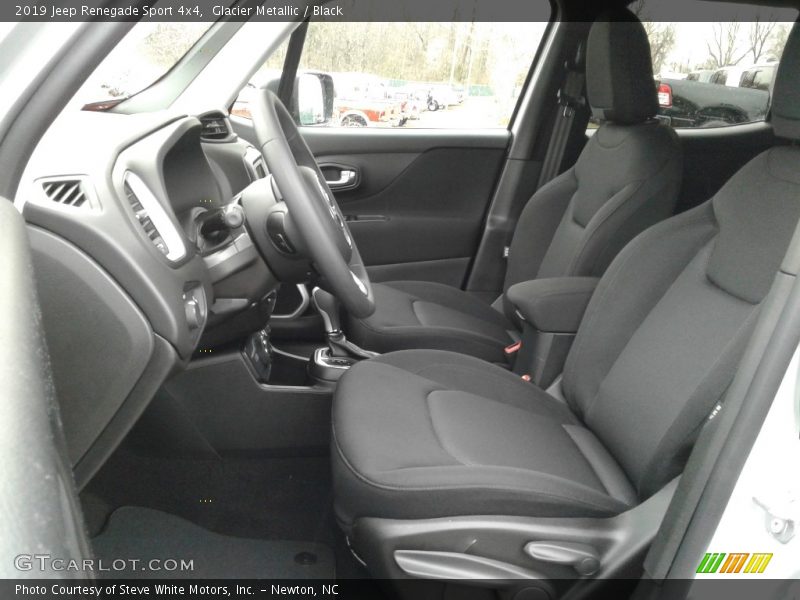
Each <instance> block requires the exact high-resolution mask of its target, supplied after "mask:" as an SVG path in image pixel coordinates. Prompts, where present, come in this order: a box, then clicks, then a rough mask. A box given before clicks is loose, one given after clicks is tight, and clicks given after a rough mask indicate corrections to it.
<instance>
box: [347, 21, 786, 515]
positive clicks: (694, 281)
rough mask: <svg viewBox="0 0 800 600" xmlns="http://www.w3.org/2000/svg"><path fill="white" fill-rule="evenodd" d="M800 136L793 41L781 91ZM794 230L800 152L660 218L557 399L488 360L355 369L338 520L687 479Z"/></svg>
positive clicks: (429, 353)
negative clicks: (697, 444)
mask: <svg viewBox="0 0 800 600" xmlns="http://www.w3.org/2000/svg"><path fill="white" fill-rule="evenodd" d="M772 121H773V127H774V130H775V133H776V134H777V135H778V136H779V137H784V138H790V139H793V140H800V35H794V36H792V37H791V38H790V40H789V43H788V44H787V46H786V50H785V52H784V55H783V58H782V61H781V65H780V67H779V72H778V76H777V81H776V84H775V89H774V100H773V107H772ZM798 219H800V147H798V146H796V145H781V146H776V147H774V148H772V149H770V150H768V151H766V152H764V153H762V154H761V155H759V156H757V157H756V158H754V159H753V160H752V161H751V162H750V163H748V164H747V165H746V166H744V167H743V168H742V169H741V170H740V171H739V172H738V173H737V174H736V175H734V176H733V177H732V178H731V180H730V181H729V182H728V183H727V184H726V185H725V186H724V187H723V188H722V189H721V190H720V191H719V192H718V193H717V194H716V195H715V197H713V198H712V199H711V200H709V201H708V202H706V203H704V204H702V205H700V206H699V207H697V208H695V209H692V210H690V211H687V212H685V213H683V214H681V215H678V216H676V217H673V218H671V219H669V220H667V221H664V222H662V223H659V224H657V225H655V226H653V227H652V228H650V229H648V230H647V231H646V232H644V233H643V234H641V235H640V236H638V237H637V238H636V239H635V240H633V241H632V242H631V243H630V244H629V245H628V246H627V247H626V248H625V249H624V250H623V251H622V252H621V253H620V254H619V255H618V256H617V258H616V259H615V260H614V262H613V263H612V264H611V266H610V267H609V269H608V270H607V272H606V273H605V275H604V276H603V277H602V279H601V281H600V283H599V286H598V288H597V291H596V293H595V294H594V296H593V297H592V300H591V302H590V303H589V306H588V308H587V311H586V314H585V316H584V319H583V321H582V323H581V326H580V329H579V331H578V334H577V336H576V339H575V342H574V344H573V346H572V348H571V351H570V354H569V356H568V358H567V362H566V366H565V369H564V373H563V379H562V382H561V386H560V390H561V395H563V398H557V397H555V396H554V395H550V394H548V393H547V392H545V391H543V390H541V389H539V388H537V387H535V386H534V385H533V384H530V383H526V382H524V381H522V380H521V379H520V378H519V377H518V376H516V375H514V374H513V373H510V372H508V371H506V370H505V369H503V368H501V367H498V366H496V365H492V364H489V363H487V362H485V361H482V360H479V359H476V358H474V357H470V356H466V355H463V354H456V353H451V352H445V351H439V350H406V351H400V352H394V353H390V354H385V355H383V356H380V357H378V358H376V359H372V360H368V361H364V362H361V363H359V364H357V365H355V366H354V367H353V368H352V369H351V370H350V371H349V372H347V373H346V374H345V375H344V376H343V377H342V379H341V381H340V383H339V386H338V388H337V390H336V394H335V399H334V407H333V441H332V444H333V449H332V456H333V474H334V494H335V507H336V514H337V516H338V518H339V520H340V521H341V523H342V525H343V526H344V527H345V529H348V528H350V527H351V525H352V524H353V522H354V521H355V520H356V519H358V518H359V517H378V518H395V519H416V518H433V517H450V516H458V515H514V516H537V517H547V516H563V517H581V516H609V515H614V514H617V513H619V512H621V511H624V510H626V509H627V508H630V507H632V506H634V505H636V504H637V503H638V502H640V501H642V500H643V499H645V498H647V497H648V496H649V495H651V494H653V493H654V492H655V491H657V490H658V489H660V487H662V486H663V485H664V484H665V483H666V482H668V481H669V480H670V479H672V478H673V477H675V476H676V475H677V474H679V473H680V472H681V471H682V469H683V465H684V461H685V459H686V457H687V456H688V453H689V450H690V449H691V447H692V445H693V443H694V440H695V437H696V435H697V432H698V431H699V430H700V428H701V426H702V424H703V422H704V421H705V419H706V418H707V416H708V414H709V412H710V411H711V410H712V408H713V407H714V406H715V404H716V403H717V402H718V401H719V400H720V399H721V398H722V396H723V394H724V393H725V390H726V389H727V387H728V385H729V384H730V382H731V380H732V378H733V376H734V374H735V372H736V369H737V365H738V362H739V360H740V358H741V355H742V353H743V351H744V348H745V346H746V344H747V341H748V339H749V337H750V335H751V333H752V330H753V327H754V324H755V322H756V319H757V317H758V314H759V309H760V306H761V303H762V301H763V300H764V298H765V297H766V295H767V293H768V292H769V290H770V287H771V286H772V284H773V281H774V278H775V275H776V273H777V271H778V269H779V266H780V262H781V260H782V258H783V256H784V254H785V252H786V249H787V248H788V245H789V241H790V239H791V237H792V235H793V233H794V231H795V228H796V226H797V223H798Z"/></svg>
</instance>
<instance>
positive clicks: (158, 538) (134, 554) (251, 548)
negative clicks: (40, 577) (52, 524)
mask: <svg viewBox="0 0 800 600" xmlns="http://www.w3.org/2000/svg"><path fill="white" fill-rule="evenodd" d="M92 546H93V548H94V551H95V554H96V555H97V558H100V559H102V560H104V562H105V563H106V564H112V563H113V562H114V561H118V560H119V559H126V563H125V564H126V565H127V570H125V571H119V570H114V571H108V572H106V573H105V574H107V575H108V576H111V577H115V578H126V579H138V578H148V579H152V578H156V579H158V578H175V577H179V578H181V579H277V578H285V579H333V577H334V574H335V564H334V556H333V551H332V550H331V549H330V548H329V547H328V546H326V545H324V544H318V543H314V542H303V541H285V540H261V539H248V538H242V537H232V536H227V535H220V534H218V533H213V532H211V531H208V530H207V529H203V528H202V527H199V526H197V525H195V524H193V523H190V522H189V521H187V520H185V519H182V518H180V517H176V516H174V515H171V514H169V513H165V512H162V511H159V510H153V509H151V508H142V507H134V506H123V507H122V508H118V509H117V510H115V511H114V512H113V513H112V514H111V516H110V518H109V520H108V523H107V524H106V527H105V529H104V530H103V532H102V533H101V534H100V535H99V536H97V537H95V538H94V539H93V540H92ZM131 559H135V560H137V561H138V562H133V561H132V560H131ZM153 560H157V561H159V562H158V563H156V564H151V561H153ZM167 561H176V562H175V563H172V562H167ZM189 562H190V563H191V568H188V564H187V563H189ZM177 564H184V565H187V568H185V569H183V570H174V565H177ZM148 566H149V567H151V568H152V567H155V569H154V570H148V569H147V567H148Z"/></svg>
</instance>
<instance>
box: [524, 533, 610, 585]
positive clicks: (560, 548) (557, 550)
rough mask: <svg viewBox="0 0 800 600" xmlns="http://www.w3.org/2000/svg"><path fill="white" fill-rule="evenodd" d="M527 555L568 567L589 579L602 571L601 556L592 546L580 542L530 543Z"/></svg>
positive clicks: (527, 547)
mask: <svg viewBox="0 0 800 600" xmlns="http://www.w3.org/2000/svg"><path fill="white" fill-rule="evenodd" d="M525 553H526V554H527V555H528V556H530V557H531V558H535V559H536V560H541V561H542V562H548V563H553V564H558V565H567V566H570V567H572V568H573V569H575V570H576V571H577V572H578V574H579V575H583V576H584V577H588V576H589V575H594V574H595V573H597V571H599V570H600V556H599V555H598V553H597V550H595V549H594V548H593V547H592V546H589V545H588V544H581V543H579V542H556V541H544V542H528V543H527V544H525Z"/></svg>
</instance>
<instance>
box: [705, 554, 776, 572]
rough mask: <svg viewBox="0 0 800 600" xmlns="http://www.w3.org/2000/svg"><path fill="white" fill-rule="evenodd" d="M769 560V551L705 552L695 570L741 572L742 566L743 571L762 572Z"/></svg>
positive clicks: (770, 555)
mask: <svg viewBox="0 0 800 600" xmlns="http://www.w3.org/2000/svg"><path fill="white" fill-rule="evenodd" d="M726 557H727V558H726ZM748 558H749V560H748ZM771 560H772V554H771V553H756V554H750V553H749V552H733V553H731V554H726V553H725V552H707V553H706V554H705V556H703V560H701V561H700V564H699V565H698V567H697V571H696V572H697V573H717V572H719V573H741V572H742V568H744V572H745V573H763V572H764V569H766V568H767V565H768V564H769V561H771ZM745 565H746V566H745Z"/></svg>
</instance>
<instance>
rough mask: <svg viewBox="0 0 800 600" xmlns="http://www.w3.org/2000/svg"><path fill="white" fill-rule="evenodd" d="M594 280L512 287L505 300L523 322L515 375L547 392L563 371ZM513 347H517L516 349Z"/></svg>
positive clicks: (543, 281)
mask: <svg viewBox="0 0 800 600" xmlns="http://www.w3.org/2000/svg"><path fill="white" fill-rule="evenodd" d="M598 281H599V280H598V279H597V278H596V277H553V278H545V279H534V280H532V281H523V282H521V283H517V284H515V285H512V286H511V287H510V288H509V289H508V292H507V297H508V299H509V301H510V302H511V304H513V305H514V308H515V309H516V315H517V317H518V318H519V319H520V320H521V321H522V340H521V342H520V344H519V346H517V349H516V350H515V351H514V354H515V357H514V359H513V365H514V372H515V373H518V374H519V375H522V376H523V377H525V378H526V379H530V380H531V381H532V382H534V383H535V384H536V385H538V386H539V387H541V388H547V387H549V386H550V384H551V383H553V381H554V380H555V378H556V377H558V375H559V374H560V373H561V371H562V370H563V369H564V361H565V360H566V358H567V354H568V353H569V349H570V347H571V346H572V341H573V340H574V339H575V333H576V332H577V331H578V326H579V325H580V323H581V320H582V319H583V314H584V312H585V311H586V306H587V305H588V304H589V300H590V299H591V297H592V294H593V293H594V290H595V288H596V287H597V282H598ZM515 346H516V345H515Z"/></svg>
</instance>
